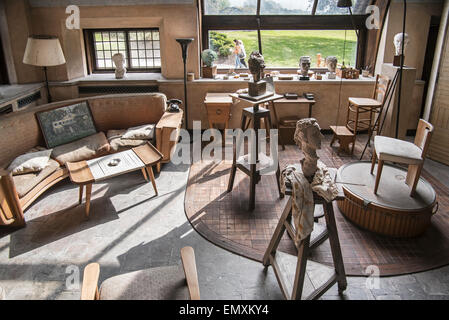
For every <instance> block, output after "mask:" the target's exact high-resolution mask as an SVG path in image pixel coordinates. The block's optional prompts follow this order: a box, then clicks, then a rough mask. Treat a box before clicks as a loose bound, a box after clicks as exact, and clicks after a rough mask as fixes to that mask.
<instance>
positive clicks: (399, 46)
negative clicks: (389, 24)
mask: <svg viewBox="0 0 449 320" xmlns="http://www.w3.org/2000/svg"><path fill="white" fill-rule="evenodd" d="M409 43H410V39H409V36H408V34H407V33H398V34H397V35H395V36H394V48H395V55H394V59H393V66H395V67H400V66H401V61H402V59H403V58H404V56H403V55H402V52H403V51H404V52H405V49H406V48H407V46H408V45H409Z"/></svg>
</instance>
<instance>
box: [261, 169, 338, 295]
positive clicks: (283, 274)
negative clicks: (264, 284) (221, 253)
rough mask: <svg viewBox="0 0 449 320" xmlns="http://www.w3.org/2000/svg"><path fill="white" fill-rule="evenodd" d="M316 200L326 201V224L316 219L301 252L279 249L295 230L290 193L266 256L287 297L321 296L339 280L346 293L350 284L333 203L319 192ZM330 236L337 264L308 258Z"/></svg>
mask: <svg viewBox="0 0 449 320" xmlns="http://www.w3.org/2000/svg"><path fill="white" fill-rule="evenodd" d="M334 170H335V169H334ZM286 195H291V190H287V192H286ZM342 198H343V196H339V197H338V198H337V199H342ZM314 201H315V204H322V205H323V208H324V214H325V218H326V224H325V225H322V224H318V223H315V226H314V231H313V232H312V234H311V235H309V236H308V237H307V238H306V239H304V240H303V241H302V242H301V244H300V245H299V247H297V249H298V255H297V256H294V255H290V254H287V253H284V252H281V251H278V250H277V247H278V245H279V242H280V240H281V238H282V236H283V234H284V232H285V231H287V232H288V233H289V235H290V237H293V236H294V234H295V230H294V226H293V225H292V223H291V215H292V198H291V196H289V198H288V203H287V205H286V206H285V209H284V212H283V213H282V216H281V219H280V220H279V222H278V225H277V227H276V230H275V231H274V234H273V237H272V239H271V241H270V244H269V246H268V248H267V251H266V252H265V255H264V258H263V264H264V266H269V265H271V266H272V267H273V270H274V272H275V274H276V278H277V280H278V283H279V286H280V287H281V290H282V293H283V294H284V297H285V298H286V299H287V300H301V299H302V300H312V299H318V298H319V297H321V296H322V295H323V294H324V293H325V292H326V291H327V290H328V289H330V288H331V287H332V286H333V285H334V284H335V283H338V291H339V293H342V292H343V291H344V290H346V287H347V281H346V272H345V267H344V263H343V257H342V254H341V248H340V241H339V239H338V231H337V226H336V223H335V216H334V209H333V207H332V203H327V202H326V201H324V199H323V198H321V197H320V196H318V195H317V194H314ZM327 239H329V242H330V246H331V251H332V259H333V262H334V267H329V266H325V265H323V264H320V263H316V262H313V261H309V260H308V256H309V252H310V250H313V249H314V248H315V247H317V246H319V245H320V244H321V243H323V242H324V241H325V240H327Z"/></svg>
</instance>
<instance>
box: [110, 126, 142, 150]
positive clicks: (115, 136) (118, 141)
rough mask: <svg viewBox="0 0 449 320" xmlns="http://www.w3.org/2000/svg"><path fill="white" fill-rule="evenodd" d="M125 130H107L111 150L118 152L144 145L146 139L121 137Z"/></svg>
mask: <svg viewBox="0 0 449 320" xmlns="http://www.w3.org/2000/svg"><path fill="white" fill-rule="evenodd" d="M125 133H126V130H109V131H108V132H107V137H108V142H109V145H110V146H111V152H120V151H124V150H127V149H129V148H134V147H138V146H141V145H144V144H145V143H147V142H148V140H143V139H122V136H123V135H124V134H125Z"/></svg>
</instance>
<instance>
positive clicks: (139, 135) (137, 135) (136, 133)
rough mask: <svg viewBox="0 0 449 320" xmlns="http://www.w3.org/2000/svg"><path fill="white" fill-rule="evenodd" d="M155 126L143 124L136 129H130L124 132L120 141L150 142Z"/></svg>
mask: <svg viewBox="0 0 449 320" xmlns="http://www.w3.org/2000/svg"><path fill="white" fill-rule="evenodd" d="M155 126H156V125H155V124H144V125H142V126H138V127H132V128H129V129H128V130H126V132H125V134H123V136H122V139H138V140H152V139H153V137H154V127H155Z"/></svg>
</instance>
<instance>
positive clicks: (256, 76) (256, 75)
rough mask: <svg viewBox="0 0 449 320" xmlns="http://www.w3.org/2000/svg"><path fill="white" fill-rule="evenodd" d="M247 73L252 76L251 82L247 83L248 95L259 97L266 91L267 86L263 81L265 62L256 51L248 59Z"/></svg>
mask: <svg viewBox="0 0 449 320" xmlns="http://www.w3.org/2000/svg"><path fill="white" fill-rule="evenodd" d="M248 67H249V71H250V72H251V74H252V75H253V82H248V94H249V95H250V96H253V97H254V96H261V95H263V94H265V93H266V91H267V84H266V82H265V81H263V80H262V79H263V74H264V73H263V71H264V69H265V60H264V58H263V56H262V55H261V54H260V52H258V51H253V52H252V53H251V55H250V57H249V59H248Z"/></svg>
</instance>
